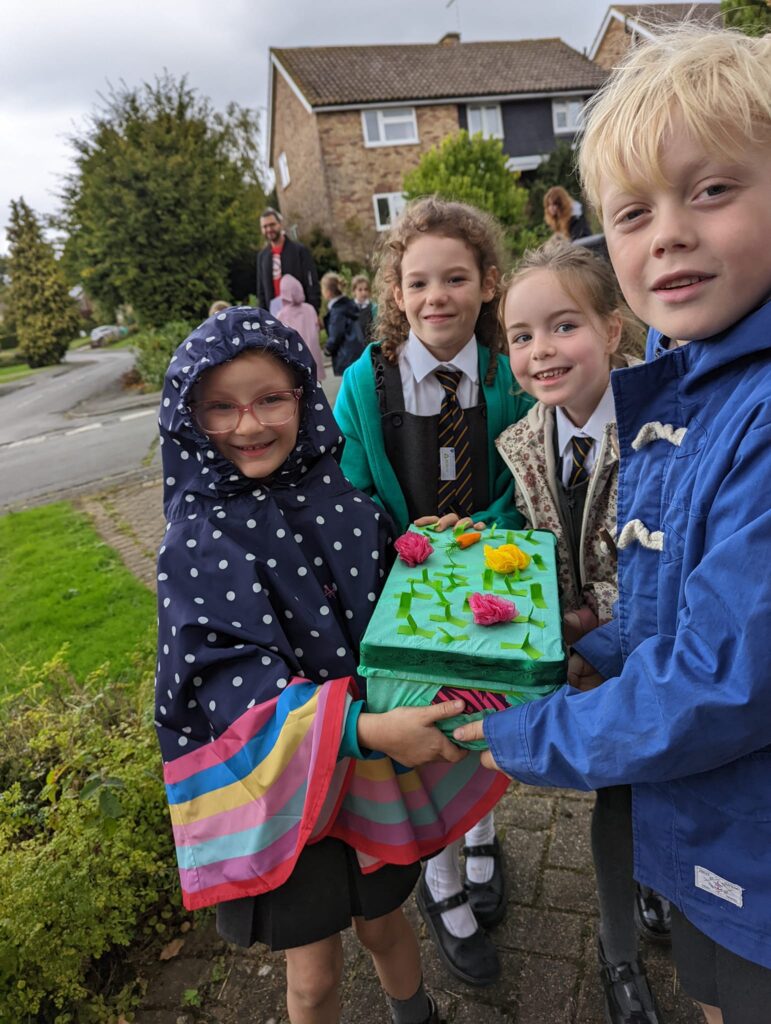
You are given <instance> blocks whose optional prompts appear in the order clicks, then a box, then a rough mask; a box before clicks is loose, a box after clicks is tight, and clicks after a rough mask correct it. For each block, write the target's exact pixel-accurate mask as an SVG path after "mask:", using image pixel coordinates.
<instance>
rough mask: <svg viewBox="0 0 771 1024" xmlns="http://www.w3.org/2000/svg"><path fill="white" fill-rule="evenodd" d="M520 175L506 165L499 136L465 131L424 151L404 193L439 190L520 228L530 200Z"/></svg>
mask: <svg viewBox="0 0 771 1024" xmlns="http://www.w3.org/2000/svg"><path fill="white" fill-rule="evenodd" d="M518 177H519V175H518V174H516V173H512V172H511V171H510V170H509V169H508V167H507V166H506V154H505V153H504V152H503V145H502V143H501V142H500V140H499V139H483V138H482V136H481V135H474V136H472V137H469V134H468V132H465V131H461V132H458V133H457V134H456V135H448V136H447V138H446V139H444V140H443V141H442V142H441V143H440V144H439V145H438V146H434V147H433V148H432V149H430V150H429V151H428V152H427V153H424V155H423V156H422V158H421V160H420V163H419V164H418V166H417V167H416V168H415V169H414V170H412V171H410V172H409V173H407V174H405V176H404V193H405V195H406V197H407V199H416V198H417V197H418V196H425V195H431V194H432V193H436V194H437V195H440V196H443V197H444V198H445V199H455V200H458V201H460V202H463V203H470V204H471V205H472V206H478V207H479V208H480V209H481V210H487V212H488V213H492V214H494V215H495V216H496V217H497V218H498V220H499V221H500V222H501V224H503V226H504V227H506V228H512V229H515V230H516V229H518V228H520V227H521V226H522V224H523V222H524V213H525V206H526V204H527V192H526V191H525V189H524V188H522V187H521V186H520V185H519V184H518Z"/></svg>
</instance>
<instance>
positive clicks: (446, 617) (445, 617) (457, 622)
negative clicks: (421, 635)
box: [429, 604, 466, 626]
mask: <svg viewBox="0 0 771 1024" xmlns="http://www.w3.org/2000/svg"><path fill="white" fill-rule="evenodd" d="M429 618H430V619H431V621H432V622H450V623H452V625H453V626H465V625H466V620H465V619H459V618H458V617H457V616H455V615H453V614H452V609H451V608H450V605H449V604H447V605H445V606H444V612H443V613H442V614H441V615H430V616H429Z"/></svg>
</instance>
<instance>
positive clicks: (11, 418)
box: [0, 349, 160, 509]
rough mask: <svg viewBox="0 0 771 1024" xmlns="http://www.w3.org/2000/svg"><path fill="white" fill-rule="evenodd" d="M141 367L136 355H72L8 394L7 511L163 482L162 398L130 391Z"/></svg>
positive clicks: (4, 394) (1, 418) (0, 404)
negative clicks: (128, 384)
mask: <svg viewBox="0 0 771 1024" xmlns="http://www.w3.org/2000/svg"><path fill="white" fill-rule="evenodd" d="M133 363H134V355H133V353H132V352H131V351H130V350H128V349H114V350H109V349H105V350H96V351H86V352H81V351H78V352H72V353H68V354H67V357H66V360H65V362H64V363H63V364H62V365H60V366H57V367H53V368H52V369H51V370H47V371H44V372H42V373H39V374H35V375H34V376H32V377H29V378H27V379H25V380H23V381H21V382H19V386H17V387H15V388H11V387H10V386H7V387H6V388H3V389H0V508H4V509H6V508H13V507H24V506H25V505H29V504H36V503H38V502H40V501H41V500H43V499H50V498H51V497H52V496H53V495H54V494H58V493H59V492H65V493H77V491H79V490H81V489H83V488H87V489H88V488H91V487H94V486H99V487H108V486H110V485H111V484H112V483H118V482H120V481H122V480H124V479H128V478H131V477H133V476H137V475H142V474H147V473H153V474H154V475H157V473H158V472H159V467H160V459H159V457H158V453H157V450H155V439H156V437H157V430H158V428H157V423H156V410H157V405H158V396H157V395H143V396H134V395H131V394H129V393H127V392H124V391H123V390H122V388H121V377H122V376H123V374H124V373H125V372H126V371H127V370H130V369H131V367H132V366H133Z"/></svg>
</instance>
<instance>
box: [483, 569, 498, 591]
mask: <svg viewBox="0 0 771 1024" xmlns="http://www.w3.org/2000/svg"><path fill="white" fill-rule="evenodd" d="M494 586H495V581H494V579H493V570H492V569H485V571H484V575H483V576H482V587H483V589H484V590H492V589H493V587H494Z"/></svg>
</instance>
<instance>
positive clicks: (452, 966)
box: [416, 871, 501, 988]
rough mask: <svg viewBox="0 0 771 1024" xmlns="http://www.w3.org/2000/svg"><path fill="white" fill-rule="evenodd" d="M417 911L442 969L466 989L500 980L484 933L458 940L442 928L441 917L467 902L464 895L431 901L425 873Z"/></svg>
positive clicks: (479, 930) (494, 954) (492, 948)
mask: <svg viewBox="0 0 771 1024" xmlns="http://www.w3.org/2000/svg"><path fill="white" fill-rule="evenodd" d="M416 901H417V904H418V910H419V911H420V913H421V915H422V917H423V920H424V921H425V922H426V926H427V927H428V931H429V933H430V935H431V938H432V939H433V940H434V944H435V945H436V949H437V952H438V953H439V956H440V957H441V959H442V961H443V962H444V965H445V967H446V968H447V969H448V970H449V971H450V973H451V974H454V975H455V977H456V978H460V980H461V981H465V983H466V984H467V985H476V986H478V987H479V988H484V987H486V986H487V985H493V984H495V982H496V981H497V980H498V978H499V977H500V973H501V962H500V960H499V959H498V951H497V950H496V948H495V946H494V945H493V943H492V940H491V939H490V938H489V936H488V935H487V933H486V932H485V931H484V930H483V929H482V928H477V930H476V931H475V932H474V934H473V935H469V936H468V938H465V939H458V938H456V937H455V936H454V935H451V934H450V932H449V931H448V930H447V929H446V928H445V926H444V924H443V922H442V914H443V913H445V911H447V910H453V909H454V908H455V907H459V906H461V904H463V903H467V902H468V896H467V895H466V893H465V892H459V893H456V894H455V895H454V896H448V897H447V899H446V900H434V899H433V898H432V897H431V893H430V891H429V888H428V884H427V883H426V875H425V871H424V872H423V874H422V875H421V876H420V881H419V882H418V889H417V893H416Z"/></svg>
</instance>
